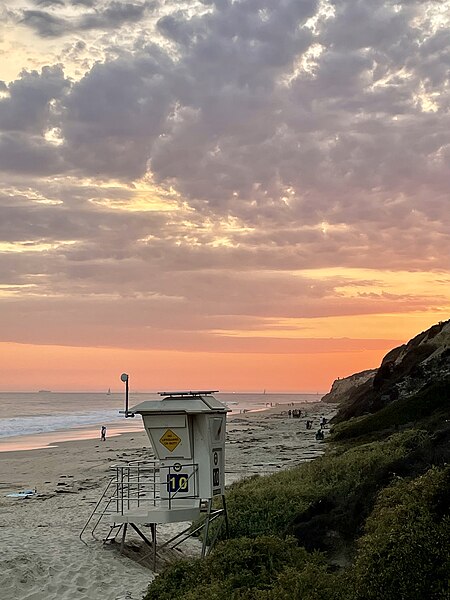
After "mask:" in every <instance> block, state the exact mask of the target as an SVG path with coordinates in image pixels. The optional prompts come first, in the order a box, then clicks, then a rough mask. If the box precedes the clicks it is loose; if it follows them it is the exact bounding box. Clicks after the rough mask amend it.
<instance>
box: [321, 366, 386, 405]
mask: <svg viewBox="0 0 450 600" xmlns="http://www.w3.org/2000/svg"><path fill="white" fill-rule="evenodd" d="M376 372H377V369H367V370H366V371H360V372H359V373H353V375H349V377H342V378H341V379H336V380H335V381H334V382H333V385H332V386H331V390H330V391H329V392H328V394H325V396H323V398H322V400H321V402H329V403H333V404H340V403H341V402H345V401H346V400H348V398H349V396H350V394H352V393H354V390H355V389H356V388H358V387H359V386H360V385H363V384H365V383H367V381H372V380H373V378H374V377H375V374H376Z"/></svg>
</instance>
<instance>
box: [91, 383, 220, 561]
mask: <svg viewBox="0 0 450 600" xmlns="http://www.w3.org/2000/svg"><path fill="white" fill-rule="evenodd" d="M124 377H125V376H122V380H123V381H125V379H124ZM127 377H128V376H127ZM126 384H127V390H126V391H127V396H126V398H127V399H126V407H125V411H124V413H125V416H126V417H130V416H134V415H141V416H142V420H143V424H144V427H145V430H146V432H147V435H148V437H149V439H150V443H151V446H152V449H153V452H154V455H155V460H153V461H145V462H139V461H134V462H131V463H126V464H121V465H115V466H114V467H112V468H113V472H114V476H113V477H112V478H111V480H110V482H109V485H108V487H107V489H106V490H105V492H104V494H103V496H102V498H101V499H100V500H99V503H98V504H97V506H96V508H95V509H94V511H93V513H92V514H91V517H90V518H89V520H88V522H87V523H86V525H85V527H84V529H83V531H82V532H81V534H80V538H81V539H82V536H83V533H84V532H85V531H86V529H87V527H88V525H89V523H90V522H91V521H92V519H94V517H95V515H98V519H97V522H96V523H95V525H94V527H93V530H92V533H94V531H95V529H96V528H97V525H98V524H99V523H100V521H101V520H102V519H103V518H104V517H108V519H109V522H110V532H109V534H108V535H107V536H106V538H105V540H104V541H108V540H111V539H115V538H116V537H117V535H118V534H119V533H120V532H121V533H122V542H121V543H122V546H121V547H122V549H123V546H124V543H125V537H126V532H127V527H128V525H130V526H131V527H132V528H133V529H134V530H135V531H136V533H137V534H138V535H139V536H140V537H141V538H142V539H143V540H144V542H145V543H146V544H148V545H149V546H151V547H152V548H153V560H154V562H155V560H156V526H157V525H158V524H163V523H176V522H180V523H181V522H190V523H191V522H192V521H196V520H197V519H198V518H199V517H200V514H201V513H205V519H204V522H203V523H202V524H201V525H200V526H199V527H197V528H196V529H195V531H191V524H190V525H189V526H188V527H187V528H185V529H184V530H183V531H182V532H180V533H178V534H177V535H176V536H175V537H172V538H171V539H170V540H169V541H167V542H165V543H164V544H163V545H162V546H161V548H162V547H164V546H168V545H171V544H172V547H175V546H177V545H179V544H180V543H181V542H182V541H184V540H185V539H187V537H189V536H190V535H193V534H194V533H196V532H197V531H199V530H200V529H204V535H203V546H202V556H204V555H205V553H206V548H207V538H208V530H209V525H210V523H211V522H212V521H214V520H215V519H217V518H219V517H223V518H224V523H225V526H226V529H227V533H228V520H227V514H226V504H225V497H224V489H225V433H226V415H227V412H228V411H229V409H228V408H227V407H226V406H225V405H224V404H222V403H221V402H220V401H218V400H217V399H216V398H215V397H214V396H213V394H214V393H215V391H211V390H207V391H189V392H161V393H160V396H161V399H160V400H147V401H145V402H142V403H141V404H138V405H137V406H135V407H133V408H132V409H131V410H128V379H126ZM215 497H218V498H219V499H220V503H219V504H220V506H219V507H217V506H216V507H215V508H213V499H214V498H215ZM215 504H216V505H217V504H218V503H215ZM142 526H149V527H150V529H151V534H152V541H151V542H150V540H149V539H148V538H147V537H146V536H145V535H144V533H143V532H142V530H141V528H142ZM218 532H219V528H218V529H217V530H216V535H217V534H218ZM214 541H215V538H214V540H213V541H212V542H211V543H210V547H211V546H212V545H213V543H214ZM174 542H176V543H175V544H174Z"/></svg>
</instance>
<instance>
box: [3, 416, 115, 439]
mask: <svg viewBox="0 0 450 600" xmlns="http://www.w3.org/2000/svg"><path fill="white" fill-rule="evenodd" d="M119 418H120V417H119V414H118V411H117V410H97V411H92V412H85V413H69V414H58V415H52V416H36V417H12V418H6V419H0V438H5V437H12V436H19V435H33V434H38V433H49V432H51V431H60V430H64V429H74V428H76V427H82V426H83V425H96V424H100V423H110V422H111V421H114V420H116V419H119Z"/></svg>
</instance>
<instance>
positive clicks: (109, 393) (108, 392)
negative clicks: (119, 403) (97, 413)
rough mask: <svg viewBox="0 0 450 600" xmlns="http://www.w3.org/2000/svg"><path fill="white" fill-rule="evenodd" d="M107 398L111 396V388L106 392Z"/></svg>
mask: <svg viewBox="0 0 450 600" xmlns="http://www.w3.org/2000/svg"><path fill="white" fill-rule="evenodd" d="M106 395H107V396H111V388H108V391H107V392H106Z"/></svg>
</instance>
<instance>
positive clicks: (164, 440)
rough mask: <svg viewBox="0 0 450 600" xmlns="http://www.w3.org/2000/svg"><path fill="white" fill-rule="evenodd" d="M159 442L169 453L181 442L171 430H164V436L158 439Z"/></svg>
mask: <svg viewBox="0 0 450 600" xmlns="http://www.w3.org/2000/svg"><path fill="white" fill-rule="evenodd" d="M159 441H160V442H161V444H162V445H163V446H165V447H166V448H167V450H169V451H170V452H173V451H174V450H175V448H176V447H177V446H178V444H179V443H180V442H181V438H180V437H178V436H177V434H176V433H174V432H173V431H172V430H171V429H166V431H165V432H164V434H163V435H162V436H161V437H160V438H159Z"/></svg>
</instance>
